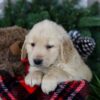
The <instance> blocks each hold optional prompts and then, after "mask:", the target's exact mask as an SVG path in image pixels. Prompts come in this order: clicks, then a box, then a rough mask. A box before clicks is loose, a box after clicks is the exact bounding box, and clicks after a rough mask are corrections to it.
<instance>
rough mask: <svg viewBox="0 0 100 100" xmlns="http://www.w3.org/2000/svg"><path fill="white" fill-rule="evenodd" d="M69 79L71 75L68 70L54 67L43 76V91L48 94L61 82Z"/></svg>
mask: <svg viewBox="0 0 100 100" xmlns="http://www.w3.org/2000/svg"><path fill="white" fill-rule="evenodd" d="M68 79H71V77H70V76H69V75H68V74H67V73H66V72H64V71H63V70H61V69H57V68H55V69H54V68H53V69H51V70H50V71H49V72H48V73H47V74H46V75H44V77H43V80H42V86H41V88H42V91H43V92H44V93H47V94H48V93H49V92H51V91H54V90H55V89H56V87H57V85H58V84H59V83H60V82H64V81H66V80H68Z"/></svg>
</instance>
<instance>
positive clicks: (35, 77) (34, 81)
mask: <svg viewBox="0 0 100 100" xmlns="http://www.w3.org/2000/svg"><path fill="white" fill-rule="evenodd" d="M41 80H42V73H41V72H40V73H39V72H33V73H29V74H28V75H27V76H26V77H25V83H26V84H27V85H29V86H31V87H33V86H34V85H40V84H41Z"/></svg>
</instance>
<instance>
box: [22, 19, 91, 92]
mask: <svg viewBox="0 0 100 100" xmlns="http://www.w3.org/2000/svg"><path fill="white" fill-rule="evenodd" d="M32 43H34V44H35V45H34V47H32V45H31V44H32ZM47 45H50V46H51V45H52V46H53V47H52V48H49V49H47V48H46V47H47ZM26 55H28V60H29V63H30V68H29V73H28V74H27V75H26V77H25V83H26V84H28V85H30V86H34V85H41V88H42V91H43V92H44V93H49V92H51V91H54V89H55V88H56V87H57V85H58V84H59V83H60V82H64V81H73V80H82V79H85V80H87V81H91V78H92V73H91V71H90V69H89V68H88V66H87V65H86V64H85V63H84V62H83V60H82V59H81V57H80V55H79V54H78V52H77V50H76V49H75V48H74V45H73V43H72V41H71V39H70V37H69V36H68V34H67V32H66V31H65V30H64V28H63V27H62V26H60V25H58V24H56V23H55V22H52V21H49V20H44V21H41V22H39V23H37V24H36V25H34V27H33V28H32V29H31V31H30V32H29V34H28V35H27V36H26V39H25V42H24V45H23V47H22V55H21V59H24V58H25V57H26ZM35 58H41V59H43V64H42V65H41V66H36V65H35V64H34V62H33V60H34V59H35Z"/></svg>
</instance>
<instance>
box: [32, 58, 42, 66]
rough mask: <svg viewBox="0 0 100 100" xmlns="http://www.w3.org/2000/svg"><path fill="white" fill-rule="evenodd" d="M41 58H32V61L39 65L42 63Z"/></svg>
mask: <svg viewBox="0 0 100 100" xmlns="http://www.w3.org/2000/svg"><path fill="white" fill-rule="evenodd" d="M42 61H43V60H42V59H34V63H35V64H36V65H41V64H42Z"/></svg>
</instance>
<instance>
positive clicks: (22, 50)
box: [21, 41, 27, 60]
mask: <svg viewBox="0 0 100 100" xmlns="http://www.w3.org/2000/svg"><path fill="white" fill-rule="evenodd" d="M26 56H27V50H26V41H24V43H23V46H22V49H21V60H23V59H25V58H26Z"/></svg>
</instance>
